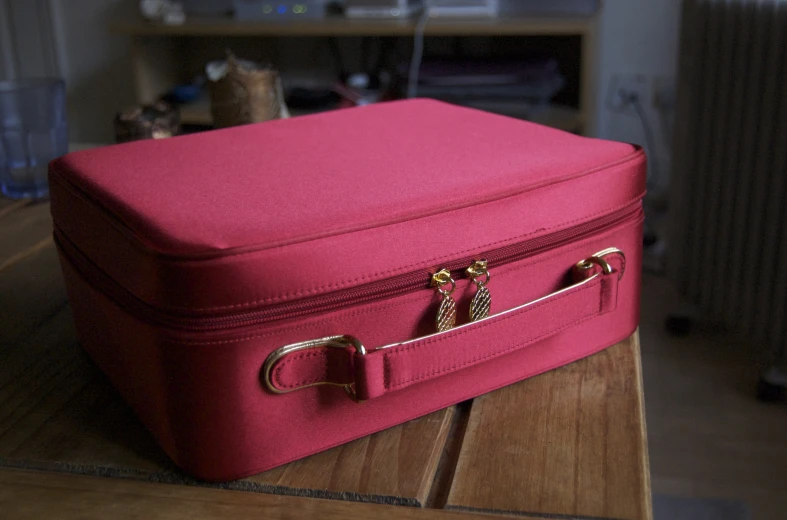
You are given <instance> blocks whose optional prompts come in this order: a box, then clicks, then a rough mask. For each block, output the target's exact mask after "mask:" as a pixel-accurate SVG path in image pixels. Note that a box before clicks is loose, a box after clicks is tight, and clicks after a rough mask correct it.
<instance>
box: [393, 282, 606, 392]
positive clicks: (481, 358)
mask: <svg viewBox="0 0 787 520" xmlns="http://www.w3.org/2000/svg"><path fill="white" fill-rule="evenodd" d="M600 287H601V281H600V280H599V281H598V282H591V283H590V285H588V286H585V287H583V288H581V289H579V290H577V291H575V292H570V293H567V294H564V295H561V296H558V297H556V298H551V299H549V300H545V301H543V302H541V303H539V304H537V305H535V306H533V307H527V308H525V309H523V310H522V312H518V313H515V314H512V315H510V316H505V317H503V318H502V319H501V320H494V319H493V320H491V321H488V322H486V323H484V324H483V326H482V327H476V328H472V329H466V330H464V331H461V332H459V333H456V334H454V335H451V336H444V337H440V338H434V339H432V340H428V341H425V342H423V343H420V344H417V345H411V346H408V347H406V348H404V349H402V350H399V351H395V352H389V353H387V354H386V355H385V357H384V358H383V359H384V361H383V362H384V373H385V380H384V385H385V388H387V389H389V390H393V389H396V388H398V387H401V386H403V385H406V384H407V383H412V382H415V381H420V380H423V379H427V378H430V377H434V376H439V375H442V374H445V373H448V372H452V371H454V370H458V369H460V368H463V367H466V366H468V365H472V364H474V363H478V362H480V361H484V360H487V359H490V358H493V357H497V356H500V355H503V354H506V353H508V352H510V351H511V350H515V349H517V348H519V347H522V346H523V345H527V344H530V343H534V342H536V341H539V340H541V339H543V338H545V337H547V336H551V335H553V334H556V333H558V332H561V331H562V330H565V329H568V328H571V327H573V326H575V325H577V324H579V323H582V322H583V321H586V320H588V319H590V318H593V317H594V316H598V315H599V314H600V313H601V309H602V307H603V301H602V300H601V296H600V295H599V306H598V309H596V310H593V311H591V312H590V313H589V314H586V315H584V316H582V317H580V318H578V319H576V320H574V321H572V322H570V323H568V324H565V325H562V326H560V327H558V328H557V329H552V330H550V331H548V332H545V333H544V334H542V335H540V336H537V337H535V338H530V339H527V340H525V341H523V342H520V343H516V344H514V345H511V346H509V347H506V348H505V349H503V350H500V351H497V352H491V353H488V354H485V355H483V356H479V357H475V358H473V359H470V360H468V361H465V362H463V363H460V364H458V365H452V366H450V367H445V368H441V369H437V370H433V371H432V372H429V373H426V374H421V375H418V376H416V377H413V378H410V379H405V380H401V379H400V380H393V381H392V380H391V379H390V374H391V365H390V359H391V358H393V357H394V356H396V355H398V354H403V353H406V352H407V351H410V350H413V349H419V348H424V347H426V346H427V345H430V344H432V345H433V344H435V343H440V342H444V341H448V340H450V339H454V338H457V337H460V336H463V335H467V334H470V333H473V332H477V331H478V330H481V329H482V328H485V327H489V326H492V325H496V324H499V323H500V322H501V321H502V320H508V319H513V318H521V317H522V316H524V315H526V314H528V313H529V312H531V311H534V310H536V309H538V308H540V307H543V306H544V305H547V304H551V303H554V302H556V301H559V300H561V299H564V298H568V297H570V296H577V295H578V294H581V293H583V292H586V291H588V290H591V289H596V288H600Z"/></svg>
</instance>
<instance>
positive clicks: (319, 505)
mask: <svg viewBox="0 0 787 520" xmlns="http://www.w3.org/2000/svg"><path fill="white" fill-rule="evenodd" d="M0 510H2V511H3V513H2V515H3V518H7V519H8V520H28V519H29V520H38V519H41V518H58V519H62V520H70V519H74V520H76V519H79V520H90V519H96V520H104V519H107V518H113V519H115V518H116V519H130V518H134V519H147V518H159V519H168V520H193V519H195V518H200V519H212V518H216V519H219V518H220V519H225V518H232V519H235V520H241V519H255V520H256V519H262V518H265V519H289V520H295V519H301V518H303V519H312V518H319V519H321V520H353V519H367V518H375V519H380V520H389V519H390V520H393V519H405V520H407V519H426V520H430V519H431V520H480V519H482V518H487V519H489V518H499V517H491V516H488V515H465V514H459V513H451V512H446V511H440V510H435V509H430V510H423V509H418V508H413V507H392V506H385V505H375V504H353V503H348V502H340V501H335V500H319V499H313V498H300V497H285V496H274V495H264V494H258V493H242V492H238V491H227V490H217V489H206V488H200V487H186V486H162V485H157V484H151V483H146V482H134V481H129V480H121V479H107V478H99V477H84V476H74V475H56V474H46V473H37V472H33V471H19V470H0Z"/></svg>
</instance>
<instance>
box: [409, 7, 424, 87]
mask: <svg viewBox="0 0 787 520" xmlns="http://www.w3.org/2000/svg"><path fill="white" fill-rule="evenodd" d="M427 23H429V8H428V7H424V12H423V14H422V15H421V18H420V19H419V20H418V25H416V26H415V36H414V37H413V56H412V57H411V58H410V73H409V75H408V78H407V97H408V98H414V97H416V96H417V95H418V74H419V72H420V71H421V60H423V58H424V32H425V31H426V24H427Z"/></svg>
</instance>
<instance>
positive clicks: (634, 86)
mask: <svg viewBox="0 0 787 520" xmlns="http://www.w3.org/2000/svg"><path fill="white" fill-rule="evenodd" d="M648 87H649V85H648V78H647V76H645V75H643V74H616V75H614V76H612V82H611V84H610V91H609V94H610V95H609V98H608V99H607V107H608V108H609V109H610V110H613V111H615V112H634V109H633V108H632V107H631V99H632V97H635V98H636V99H637V100H639V103H640V104H641V105H642V106H645V105H647V104H649V102H650V96H649V95H648V91H649V88H648Z"/></svg>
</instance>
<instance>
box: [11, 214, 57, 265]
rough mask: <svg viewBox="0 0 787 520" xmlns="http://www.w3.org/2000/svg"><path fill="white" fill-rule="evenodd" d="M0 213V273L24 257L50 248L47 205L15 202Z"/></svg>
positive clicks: (50, 233) (49, 219) (49, 223)
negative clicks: (15, 203)
mask: <svg viewBox="0 0 787 520" xmlns="http://www.w3.org/2000/svg"><path fill="white" fill-rule="evenodd" d="M18 202H19V203H20V204H18V205H10V206H7V209H10V210H12V211H8V212H6V213H5V215H3V214H2V213H3V210H2V209H0V272H2V271H4V270H6V269H8V268H10V267H11V266H12V265H14V264H15V263H17V262H19V261H21V260H22V259H24V258H25V257H26V256H28V255H30V254H33V253H35V252H36V251H38V250H39V249H41V248H43V247H48V246H49V245H51V240H50V237H51V235H52V217H51V216H50V215H49V204H47V203H32V202H28V201H18Z"/></svg>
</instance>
